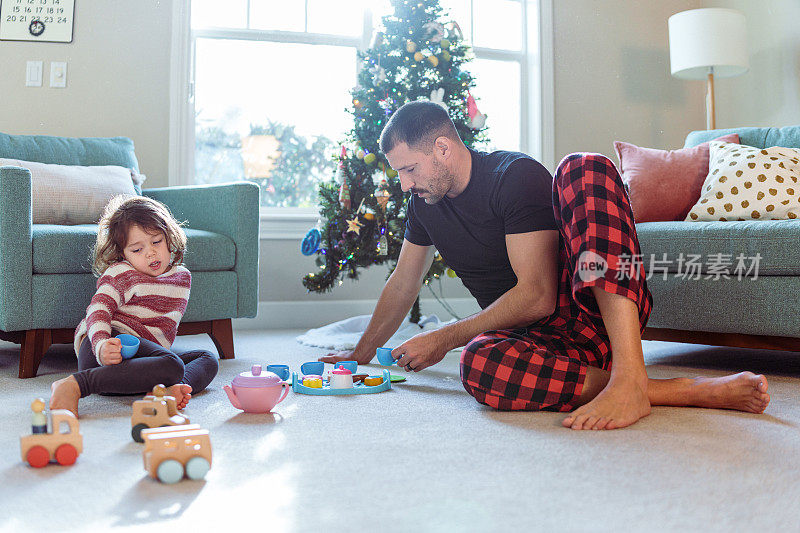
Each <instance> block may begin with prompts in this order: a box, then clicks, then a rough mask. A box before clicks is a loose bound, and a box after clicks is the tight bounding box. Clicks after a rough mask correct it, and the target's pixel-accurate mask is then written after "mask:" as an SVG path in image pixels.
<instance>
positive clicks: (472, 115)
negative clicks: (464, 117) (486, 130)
mask: <svg viewBox="0 0 800 533" xmlns="http://www.w3.org/2000/svg"><path fill="white" fill-rule="evenodd" d="M467 94H468V95H469V96H467V114H468V115H469V127H470V128H472V129H473V130H479V129H481V128H482V127H483V126H484V125H485V124H486V115H484V114H483V113H481V112H480V111H478V104H476V103H475V98H473V97H472V94H469V93H467Z"/></svg>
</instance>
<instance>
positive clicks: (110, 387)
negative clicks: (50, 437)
mask: <svg viewBox="0 0 800 533" xmlns="http://www.w3.org/2000/svg"><path fill="white" fill-rule="evenodd" d="M185 249H186V235H185V234H184V232H183V230H182V229H181V227H180V225H179V224H178V222H177V221H176V220H175V219H174V218H173V217H172V214H171V213H170V212H169V210H168V209H167V208H166V207H165V206H164V205H163V204H161V203H160V202H157V201H155V200H152V199H150V198H146V197H142V196H134V197H131V196H127V197H126V196H117V197H115V198H114V199H112V200H111V201H110V202H109V203H108V205H107V206H106V208H105V211H104V212H103V216H102V218H101V219H100V223H99V228H98V232H97V242H96V243H95V246H94V250H93V256H94V263H93V270H94V273H95V275H96V276H98V277H99V279H98V280H97V292H95V294H94V296H93V297H92V300H91V302H90V303H89V307H88V308H87V309H86V318H84V319H83V320H82V321H81V323H80V324H79V325H78V328H77V330H76V331H75V353H76V354H77V356H78V372H76V373H74V374H72V375H71V376H69V377H66V378H64V379H60V380H58V381H56V382H55V383H53V385H52V396H51V397H50V409H69V410H70V411H72V412H73V413H75V416H77V415H78V400H79V399H80V398H84V397H86V396H88V395H90V394H95V393H96V394H113V395H126V394H131V395H132V394H144V393H147V392H150V391H151V390H152V388H153V387H154V386H155V385H157V384H159V383H163V384H164V385H167V386H168V387H167V390H168V394H169V395H171V396H174V397H175V400H176V402H177V403H178V408H179V409H183V408H184V407H185V406H186V404H187V402H188V401H189V399H190V398H191V395H192V393H198V392H200V391H202V390H203V389H205V388H206V386H208V384H209V383H211V380H212V379H213V378H214V376H215V375H216V374H217V369H218V363H217V358H216V357H215V356H214V355H212V354H211V353H209V352H207V351H205V350H194V351H189V352H184V353H180V354H176V353H174V352H173V351H171V349H170V348H171V346H172V343H173V341H174V340H175V335H176V334H177V332H178V323H179V322H180V320H181V317H183V313H184V311H185V310H186V304H187V303H188V302H189V289H190V287H191V283H192V276H191V274H190V272H189V270H187V269H186V268H185V267H184V266H182V265H181V262H182V260H183V254H184V251H185ZM120 333H129V334H131V335H135V336H137V337H139V339H140V344H139V350H138V352H137V353H136V356H135V357H133V358H131V359H125V360H123V359H122V355H121V342H120V340H119V339H117V338H115V336H116V335H118V334H120Z"/></svg>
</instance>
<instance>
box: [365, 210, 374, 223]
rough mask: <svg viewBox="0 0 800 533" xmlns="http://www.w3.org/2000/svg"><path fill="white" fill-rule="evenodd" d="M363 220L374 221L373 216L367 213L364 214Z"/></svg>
mask: <svg viewBox="0 0 800 533" xmlns="http://www.w3.org/2000/svg"><path fill="white" fill-rule="evenodd" d="M364 220H369V221H372V220H375V215H374V214H373V213H370V212H369V211H367V212H366V213H364Z"/></svg>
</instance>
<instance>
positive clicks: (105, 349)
mask: <svg viewBox="0 0 800 533" xmlns="http://www.w3.org/2000/svg"><path fill="white" fill-rule="evenodd" d="M100 362H101V363H102V364H103V365H117V364H119V363H121V362H122V341H121V340H119V339H118V338H116V337H112V338H110V339H108V340H107V341H106V342H104V343H103V346H102V348H100Z"/></svg>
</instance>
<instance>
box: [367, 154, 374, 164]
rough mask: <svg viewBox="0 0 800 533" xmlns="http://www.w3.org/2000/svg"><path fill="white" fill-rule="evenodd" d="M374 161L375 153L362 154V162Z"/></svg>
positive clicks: (369, 162)
mask: <svg viewBox="0 0 800 533" xmlns="http://www.w3.org/2000/svg"><path fill="white" fill-rule="evenodd" d="M374 162H375V154H366V155H365V156H364V163H366V164H368V165H371V164H372V163H374Z"/></svg>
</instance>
